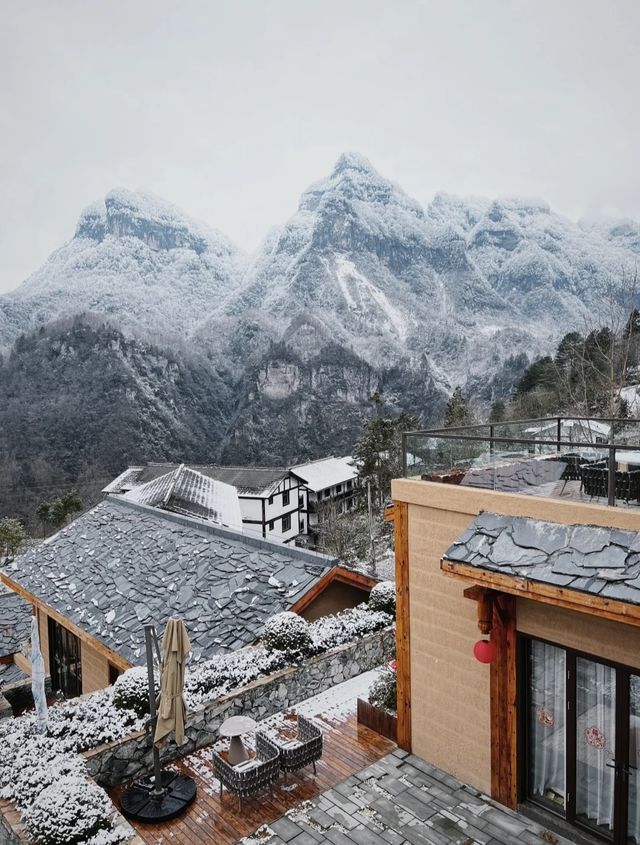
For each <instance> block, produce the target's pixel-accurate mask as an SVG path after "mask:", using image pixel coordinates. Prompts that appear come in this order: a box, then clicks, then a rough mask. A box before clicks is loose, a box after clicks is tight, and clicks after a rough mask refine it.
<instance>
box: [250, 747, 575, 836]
mask: <svg viewBox="0 0 640 845" xmlns="http://www.w3.org/2000/svg"><path fill="white" fill-rule="evenodd" d="M261 834H262V835H261V837H258V836H254V837H251V838H249V839H245V840H243V842H245V843H252V844H253V843H258V842H268V843H269V845H284V843H287V845H319V843H323V842H327V843H332V845H454V843H455V845H545V843H546V845H569V840H567V839H564V838H563V837H561V836H558V835H557V834H554V833H551V832H550V831H548V830H546V829H545V828H543V827H541V826H540V825H538V824H536V823H535V822H533V821H530V820H529V819H527V818H525V817H524V816H522V815H520V814H519V813H514V812H512V811H511V810H508V809H507V808H505V807H503V806H501V805H500V804H496V803H495V802H493V801H491V800H490V799H489V798H487V796H486V795H482V794H480V793H478V792H477V791H476V790H474V789H472V788H470V787H468V786H465V785H464V784H463V783H461V782H460V781H458V780H456V778H453V777H451V776H450V775H447V774H445V772H442V771H441V770H440V769H437V768H435V766H431V765H430V764H429V763H425V761H424V760H421V759H420V758H419V757H414V756H413V755H408V754H407V753H406V752H404V751H400V750H399V749H396V750H395V751H393V752H392V753H391V754H388V755H387V756H385V757H383V758H382V759H380V760H378V761H377V762H375V763H373V764H372V765H370V766H367V767H366V768H364V769H362V770H361V771H360V772H358V773H356V774H354V775H351V776H350V777H349V778H347V779H346V780H345V781H343V782H342V783H341V784H338V785H337V786H335V787H333V788H332V789H329V790H327V791H326V792H324V793H322V795H320V796H319V797H318V798H317V799H314V800H312V801H308V802H305V803H304V804H302V805H300V806H298V807H296V808H294V809H293V810H291V811H289V812H288V813H287V814H286V815H284V816H283V817H282V818H280V819H278V820H277V821H275V822H273V823H271V824H270V825H269V826H268V829H267V830H265V831H264V832H261Z"/></svg>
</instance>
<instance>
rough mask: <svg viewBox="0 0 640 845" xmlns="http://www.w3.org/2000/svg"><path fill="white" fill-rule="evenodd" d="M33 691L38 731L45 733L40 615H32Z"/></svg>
mask: <svg viewBox="0 0 640 845" xmlns="http://www.w3.org/2000/svg"><path fill="white" fill-rule="evenodd" d="M30 659H31V692H32V693H33V703H34V704H35V708H36V715H37V717H38V732H39V733H44V732H45V731H46V729H47V693H46V690H45V685H44V684H45V670H44V657H43V656H42V651H41V650H40V632H39V630H38V617H37V616H32V617H31V654H30Z"/></svg>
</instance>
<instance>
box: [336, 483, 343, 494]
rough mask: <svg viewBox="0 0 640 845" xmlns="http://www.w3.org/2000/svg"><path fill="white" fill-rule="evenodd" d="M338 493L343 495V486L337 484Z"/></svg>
mask: <svg viewBox="0 0 640 845" xmlns="http://www.w3.org/2000/svg"><path fill="white" fill-rule="evenodd" d="M336 493H342V484H336Z"/></svg>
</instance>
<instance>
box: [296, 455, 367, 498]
mask: <svg viewBox="0 0 640 845" xmlns="http://www.w3.org/2000/svg"><path fill="white" fill-rule="evenodd" d="M291 469H292V471H293V472H295V474H296V475H298V476H300V477H301V478H303V479H304V480H305V482H306V484H307V487H309V489H310V490H313V492H314V493H318V492H319V491H320V490H325V489H326V488H327V487H334V486H335V485H336V484H344V483H345V482H346V481H353V480H354V479H355V478H357V477H358V471H357V469H356V467H355V465H354V460H353V458H352V457H351V456H350V455H347V456H346V457H344V458H334V457H330V458H320V459H319V460H317V461H309V462H308V463H306V464H298V465H297V466H294V467H292V468H291Z"/></svg>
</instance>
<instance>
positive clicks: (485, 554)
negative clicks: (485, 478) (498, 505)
mask: <svg viewBox="0 0 640 845" xmlns="http://www.w3.org/2000/svg"><path fill="white" fill-rule="evenodd" d="M443 557H444V558H445V559H446V560H448V561H451V562H453V563H465V564H468V565H470V566H475V567H477V568H478V569H485V570H489V571H491V572H499V573H502V574H506V575H513V576H514V577H518V578H527V579H528V580H531V581H541V582H543V583H546V584H553V585H554V586H558V587H564V588H568V589H570V590H578V591H580V592H585V593H592V594H595V595H598V596H602V597H603V598H607V599H615V600H617V601H624V602H629V603H630V604H640V533H638V532H635V531H622V530H620V529H618V528H597V527H595V526H591V525H561V524H559V523H556V522H545V521H542V520H537V519H528V518H525V517H515V516H502V515H499V514H493V513H482V514H480V516H478V517H477V518H476V519H474V520H473V522H472V523H471V525H470V526H469V527H468V528H467V529H466V530H465V531H463V532H462V534H461V535H460V536H459V537H458V539H457V540H456V541H455V542H454V543H453V545H451V546H450V547H449V548H448V549H447V551H446V552H445V553H444V555H443Z"/></svg>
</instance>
